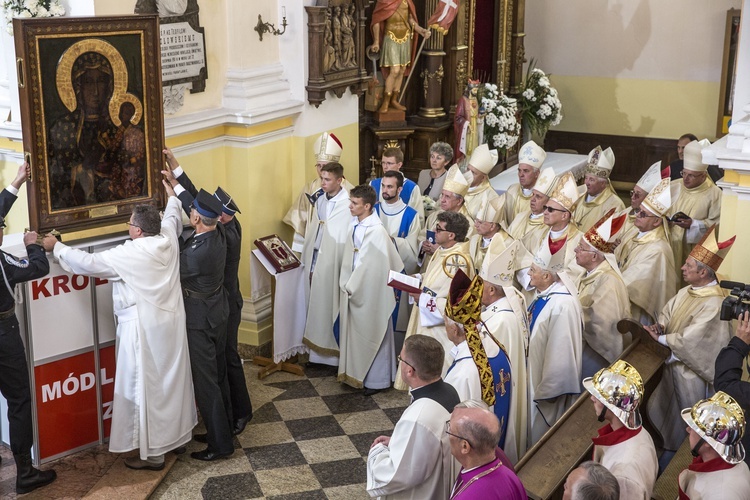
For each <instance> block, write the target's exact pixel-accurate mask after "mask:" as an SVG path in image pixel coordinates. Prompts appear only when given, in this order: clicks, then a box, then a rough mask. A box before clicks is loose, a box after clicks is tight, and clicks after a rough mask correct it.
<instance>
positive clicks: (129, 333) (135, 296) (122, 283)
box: [54, 196, 198, 460]
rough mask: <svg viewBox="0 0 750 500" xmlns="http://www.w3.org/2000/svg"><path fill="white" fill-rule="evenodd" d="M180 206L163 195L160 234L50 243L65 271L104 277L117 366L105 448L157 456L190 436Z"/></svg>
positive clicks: (190, 383) (191, 414) (192, 421)
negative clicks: (115, 241)
mask: <svg viewBox="0 0 750 500" xmlns="http://www.w3.org/2000/svg"><path fill="white" fill-rule="evenodd" d="M181 232H182V217H181V205H180V202H179V200H178V199H177V198H176V197H174V196H171V197H170V198H169V201H168V203H167V207H166V208H165V210H164V218H163V220H162V223H161V233H160V234H158V235H156V236H149V237H143V238H137V239H135V240H132V241H127V242H125V243H123V244H122V245H120V246H117V247H115V248H112V249H110V250H106V251H104V252H100V253H87V252H83V251H80V250H76V249H73V248H70V247H68V246H65V245H63V244H57V245H55V250H54V254H55V257H57V258H58V259H59V260H60V265H61V266H62V267H63V268H64V269H65V270H66V271H68V272H72V273H76V274H81V275H86V276H95V277H98V278H104V279H108V280H111V281H112V287H113V294H112V295H113V304H114V311H115V316H116V317H117V370H116V372H115V390H114V399H113V403H112V431H111V434H110V438H109V450H110V451H111V452H113V453H124V452H127V451H130V450H134V449H139V451H140V457H141V459H142V460H145V459H146V458H147V457H154V456H158V455H162V454H164V453H166V452H168V451H170V450H173V449H174V448H177V447H179V446H182V445H184V444H186V443H188V442H189V441H190V440H191V439H192V429H193V427H195V425H196V424H197V422H198V420H197V415H196V411H195V399H194V392H193V379H192V375H191V373H190V358H189V355H188V343H187V330H186V326H185V306H184V305H183V301H182V287H181V286H180V248H179V243H178V235H179V234H180V233H181Z"/></svg>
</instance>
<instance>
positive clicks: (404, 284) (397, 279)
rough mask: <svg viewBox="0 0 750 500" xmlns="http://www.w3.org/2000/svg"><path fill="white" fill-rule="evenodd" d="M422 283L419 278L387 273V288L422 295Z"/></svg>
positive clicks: (391, 272)
mask: <svg viewBox="0 0 750 500" xmlns="http://www.w3.org/2000/svg"><path fill="white" fill-rule="evenodd" d="M421 285H422V282H421V280H420V279H419V278H415V277H414V276H409V275H408V274H403V273H397V272H395V271H389V272H388V286H390V287H393V288H395V289H396V290H401V291H402V292H406V293H422V287H421Z"/></svg>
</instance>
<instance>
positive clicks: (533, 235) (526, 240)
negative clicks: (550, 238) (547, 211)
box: [508, 210, 548, 251]
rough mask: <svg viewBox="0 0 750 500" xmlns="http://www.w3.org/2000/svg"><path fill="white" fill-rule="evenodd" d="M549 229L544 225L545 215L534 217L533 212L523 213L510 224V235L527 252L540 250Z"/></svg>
mask: <svg viewBox="0 0 750 500" xmlns="http://www.w3.org/2000/svg"><path fill="white" fill-rule="evenodd" d="M547 229H548V227H547V226H545V225H544V214H539V215H538V216H534V215H533V214H532V213H531V210H527V211H525V212H521V213H520V214H518V215H517V216H516V218H515V219H513V221H512V222H511V223H510V227H509V228H508V233H509V234H510V235H511V236H512V237H513V238H514V239H516V240H521V243H522V244H523V246H524V247H526V250H529V251H531V249H532V248H539V246H540V245H541V244H542V238H543V237H544V235H545V234H547Z"/></svg>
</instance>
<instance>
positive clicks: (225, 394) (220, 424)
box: [164, 180, 234, 461]
mask: <svg viewBox="0 0 750 500" xmlns="http://www.w3.org/2000/svg"><path fill="white" fill-rule="evenodd" d="M164 185H165V187H166V188H167V194H168V195H170V196H173V195H175V193H174V190H173V188H172V186H171V185H170V183H169V182H168V181H166V180H165V181H164ZM178 189H180V188H179V187H178ZM182 194H183V195H185V194H186V193H182ZM181 201H182V200H181ZM219 214H221V203H220V202H219V200H217V199H216V198H214V197H213V196H211V195H210V194H209V193H208V192H206V191H204V190H203V189H201V190H200V191H199V192H198V195H197V196H196V197H195V199H194V200H193V201H192V203H191V205H190V225H191V226H192V227H193V228H194V229H195V231H194V232H193V233H192V234H191V235H190V236H188V237H187V238H184V239H181V245H180V283H181V284H182V296H183V298H184V301H185V317H186V323H187V338H188V349H189V352H190V368H191V370H192V373H193V386H194V387H195V401H196V404H197V405H198V410H199V411H200V414H201V417H203V423H204V424H205V426H206V435H205V440H206V442H207V443H208V447H207V448H206V449H204V450H201V451H196V452H193V453H191V454H190V456H191V457H193V458H194V459H196V460H205V461H211V460H216V459H219V458H224V457H228V456H229V455H231V454H232V453H234V443H233V442H232V437H233V436H232V404H231V403H230V401H229V384H228V383H227V368H226V358H225V356H224V351H225V347H226V346H225V344H226V339H227V317H228V316H229V305H228V303H227V294H226V290H225V289H224V263H225V261H226V255H227V247H226V236H225V234H224V227H223V226H222V224H219V223H218V222H219Z"/></svg>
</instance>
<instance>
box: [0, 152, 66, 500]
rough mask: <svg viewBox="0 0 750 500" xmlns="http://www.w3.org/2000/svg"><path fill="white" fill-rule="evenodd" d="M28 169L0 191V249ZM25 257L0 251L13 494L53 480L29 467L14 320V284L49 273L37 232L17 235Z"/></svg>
mask: <svg viewBox="0 0 750 500" xmlns="http://www.w3.org/2000/svg"><path fill="white" fill-rule="evenodd" d="M29 173H30V169H29V166H28V164H27V163H24V164H23V165H21V167H19V169H18V174H17V175H16V178H15V179H14V180H13V182H12V183H11V185H10V186H8V187H7V188H6V189H3V191H2V192H0V245H1V244H2V241H3V228H5V216H6V215H7V214H8V212H9V211H10V207H12V206H13V203H14V202H15V201H16V199H17V195H18V189H19V188H20V187H21V185H22V184H23V183H24V182H25V181H26V179H27V177H28V175H29ZM23 243H24V245H25V246H26V252H27V254H28V257H27V258H22V259H19V258H16V257H14V256H13V255H10V254H8V253H5V252H3V251H0V265H1V266H2V269H1V270H2V275H3V277H2V281H0V392H2V394H3V397H4V398H5V399H6V400H7V401H8V424H9V425H8V427H9V430H10V448H11V450H12V451H13V458H15V461H16V493H19V494H21V493H28V492H30V491H32V490H35V489H36V488H39V487H40V486H44V485H46V484H49V483H51V482H52V481H54V480H55V478H56V477H57V474H55V471H54V470H46V471H40V470H38V469H35V468H34V467H33V466H32V465H31V446H32V445H33V444H34V435H33V431H32V429H31V422H32V419H31V389H30V387H29V368H28V365H27V364H26V352H25V350H24V345H23V342H22V340H21V332H20V329H19V326H18V319H17V318H16V305H15V287H16V283H23V282H24V281H29V280H34V279H37V278H41V277H42V276H45V275H46V274H47V273H49V262H48V261H47V256H46V254H45V253H44V249H43V248H42V247H41V246H40V245H38V244H37V234H36V233H35V232H33V231H32V232H28V233H26V234H25V235H24V237H23Z"/></svg>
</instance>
